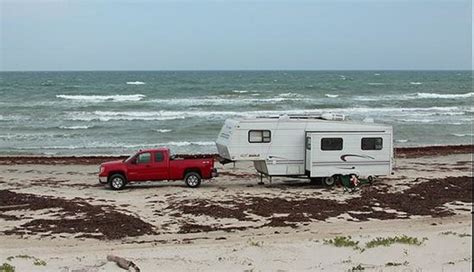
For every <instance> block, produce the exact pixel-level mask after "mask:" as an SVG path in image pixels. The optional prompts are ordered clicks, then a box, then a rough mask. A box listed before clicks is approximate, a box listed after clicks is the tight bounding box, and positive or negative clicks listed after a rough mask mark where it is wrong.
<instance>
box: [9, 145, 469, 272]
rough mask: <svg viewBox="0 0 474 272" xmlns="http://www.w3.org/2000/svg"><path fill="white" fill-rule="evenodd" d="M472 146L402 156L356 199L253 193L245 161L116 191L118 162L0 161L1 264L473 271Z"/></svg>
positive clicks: (294, 182) (256, 189) (300, 183)
mask: <svg viewBox="0 0 474 272" xmlns="http://www.w3.org/2000/svg"><path fill="white" fill-rule="evenodd" d="M472 150H473V146H472V145H465V146H445V147H441V146H439V147H423V148H399V149H397V150H396V155H397V158H396V163H395V165H396V167H395V169H394V170H395V174H394V175H392V176H390V177H384V178H380V179H378V180H376V181H375V183H374V184H372V185H367V186H363V187H362V188H361V189H360V190H359V191H357V192H355V193H345V192H344V190H343V188H342V187H337V186H336V187H333V188H325V187H323V186H320V185H312V184H310V183H309V182H308V181H307V180H305V179H295V178H273V180H272V182H271V183H270V182H269V180H265V184H264V185H257V183H258V181H259V176H258V175H257V174H256V172H255V170H254V169H253V166H252V165H251V164H249V163H237V164H236V165H235V166H234V165H232V164H227V165H224V166H223V165H220V164H217V167H218V170H219V172H220V176H219V177H218V178H216V179H213V180H211V181H205V182H203V184H202V186H201V187H200V188H197V189H190V188H187V187H186V186H185V185H184V183H183V182H181V181H176V182H155V183H141V184H131V185H129V186H127V187H126V188H125V189H124V190H122V191H112V190H110V189H108V188H107V186H104V185H101V184H99V183H98V180H97V171H98V164H99V163H100V162H101V161H106V160H109V159H115V158H116V157H41V156H36V157H35V156H23V157H0V209H1V210H0V211H1V213H0V233H2V235H1V238H0V245H1V246H0V263H8V264H9V265H12V266H14V267H15V268H16V271H123V270H122V269H121V268H119V267H118V266H117V265H116V264H115V263H113V262H107V259H106V257H107V255H109V254H113V255H117V256H120V257H123V258H126V259H127V260H130V261H133V262H134V263H135V264H136V265H137V266H138V267H139V268H140V269H141V271H183V270H193V271H196V270H199V271H208V270H212V271H222V270H227V271H308V270H310V271H316V270H326V271H357V270H365V271H400V270H403V271H471V268H472V250H471V248H472V180H473V175H472V163H473V153H472Z"/></svg>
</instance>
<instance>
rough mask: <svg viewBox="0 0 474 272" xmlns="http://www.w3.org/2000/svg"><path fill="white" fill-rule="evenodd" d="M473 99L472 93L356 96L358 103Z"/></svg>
mask: <svg viewBox="0 0 474 272" xmlns="http://www.w3.org/2000/svg"><path fill="white" fill-rule="evenodd" d="M469 97H474V92H470V93H464V94H440V93H412V94H405V95H379V96H356V97H354V99H355V100H358V101H382V100H413V99H461V98H469Z"/></svg>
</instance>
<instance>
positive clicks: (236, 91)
mask: <svg viewBox="0 0 474 272" xmlns="http://www.w3.org/2000/svg"><path fill="white" fill-rule="evenodd" d="M232 92H233V93H248V92H249V91H246V90H232Z"/></svg>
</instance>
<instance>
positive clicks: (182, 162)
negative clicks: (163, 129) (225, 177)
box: [99, 148, 217, 190]
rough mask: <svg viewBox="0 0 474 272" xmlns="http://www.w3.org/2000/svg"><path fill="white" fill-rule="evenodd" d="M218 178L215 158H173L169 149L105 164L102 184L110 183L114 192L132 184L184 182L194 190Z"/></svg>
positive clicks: (144, 152)
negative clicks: (204, 182) (205, 181)
mask: <svg viewBox="0 0 474 272" xmlns="http://www.w3.org/2000/svg"><path fill="white" fill-rule="evenodd" d="M216 176H217V170H216V169H215V168H214V158H213V157H212V156H207V155H189V156H185V155H175V156H171V155H170V150H169V149H168V148H157V149H146V150H140V151H139V152H137V153H136V154H134V155H132V156H130V157H128V158H127V159H125V160H123V161H111V162H106V163H102V164H101V165H100V169H99V182H100V183H104V184H105V183H108V184H109V186H110V188H112V189H114V190H120V189H123V188H124V187H125V186H126V184H127V183H129V182H141V181H161V180H184V182H185V183H186V185H187V186H188V187H191V188H195V187H198V186H199V185H200V184H201V180H202V179H211V178H213V177H216Z"/></svg>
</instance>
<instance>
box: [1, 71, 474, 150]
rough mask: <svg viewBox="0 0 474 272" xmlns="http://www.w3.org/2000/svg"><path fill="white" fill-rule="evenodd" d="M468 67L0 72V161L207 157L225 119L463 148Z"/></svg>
mask: <svg viewBox="0 0 474 272" xmlns="http://www.w3.org/2000/svg"><path fill="white" fill-rule="evenodd" d="M472 80H473V75H472V72H471V71H155V72H153V71H144V72H140V71H133V72H122V71H115V72H99V71H96V72H0V155H11V154H47V155H99V154H104V155H105V154H107V155H116V154H128V153H131V152H134V151H136V150H138V149H141V148H150V147H159V146H167V147H170V148H171V149H172V151H173V152H176V153H203V152H204V153H214V152H216V148H215V146H214V140H215V139H216V137H217V134H218V132H219V130H220V128H221V126H222V124H223V122H224V120H225V119H226V118H231V117H236V118H243V117H250V116H262V115H280V114H319V113H323V112H333V113H341V114H345V115H346V116H348V117H349V118H350V119H352V120H363V119H365V118H372V119H373V120H374V121H375V122H377V123H385V124H390V125H392V126H393V128H394V142H395V145H396V146H422V145H441V144H466V143H472V136H473V132H472V118H473V97H474V92H473V89H472Z"/></svg>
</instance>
